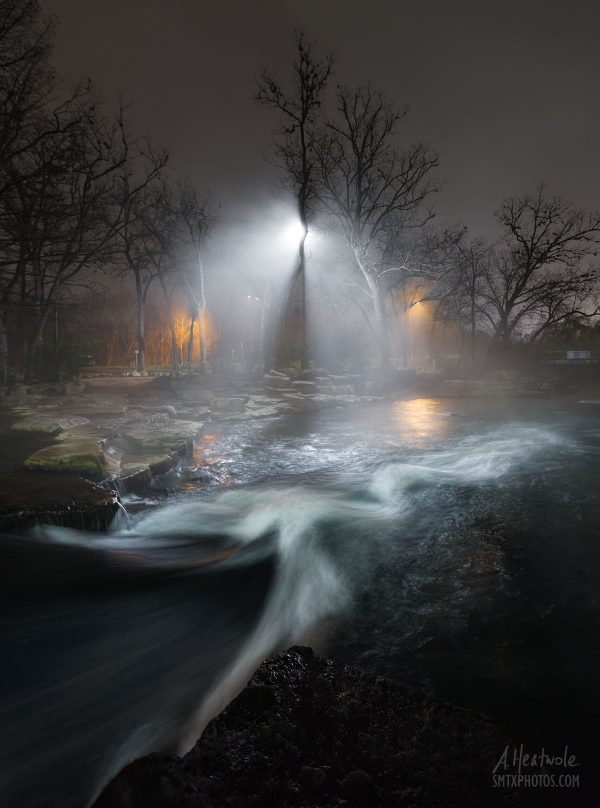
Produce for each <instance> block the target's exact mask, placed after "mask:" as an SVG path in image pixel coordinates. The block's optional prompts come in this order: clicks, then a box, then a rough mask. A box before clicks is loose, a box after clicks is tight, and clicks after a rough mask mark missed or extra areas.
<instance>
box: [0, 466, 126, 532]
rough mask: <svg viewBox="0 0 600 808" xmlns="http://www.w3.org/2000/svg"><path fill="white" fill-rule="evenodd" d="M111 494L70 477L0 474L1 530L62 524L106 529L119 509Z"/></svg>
mask: <svg viewBox="0 0 600 808" xmlns="http://www.w3.org/2000/svg"><path fill="white" fill-rule="evenodd" d="M119 507H120V506H119V501H118V498H117V495H116V494H115V492H113V491H108V490H106V489H104V488H102V487H101V486H98V485H94V484H93V483H91V482H89V481H87V480H83V479H81V478H80V477H77V476H75V475H73V474H43V473H38V474H30V473H28V472H13V473H11V474H3V475H0V528H2V529H3V530H9V529H13V528H29V527H32V526H33V525H38V524H52V525H63V526H65V527H73V528H78V529H79V530H107V529H108V527H109V525H110V523H111V521H112V519H113V517H114V516H115V514H116V513H117V511H118V510H119Z"/></svg>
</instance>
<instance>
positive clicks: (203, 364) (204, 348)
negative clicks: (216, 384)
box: [192, 238, 208, 373]
mask: <svg viewBox="0 0 600 808" xmlns="http://www.w3.org/2000/svg"><path fill="white" fill-rule="evenodd" d="M198 269H199V271H200V371H201V372H202V373H206V369H207V358H208V345H207V340H206V314H207V307H206V289H205V286H204V253H203V241H202V238H200V239H199V241H198ZM192 328H193V323H192Z"/></svg>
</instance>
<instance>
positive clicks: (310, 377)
mask: <svg viewBox="0 0 600 808" xmlns="http://www.w3.org/2000/svg"><path fill="white" fill-rule="evenodd" d="M328 378H329V374H328V373H327V371H326V370H324V369H323V368H310V369H306V370H302V371H300V373H299V374H298V379H302V380H303V381H311V382H312V381H317V380H319V379H328Z"/></svg>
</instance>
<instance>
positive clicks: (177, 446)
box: [121, 420, 203, 455]
mask: <svg viewBox="0 0 600 808" xmlns="http://www.w3.org/2000/svg"><path fill="white" fill-rule="evenodd" d="M202 427H203V424H202V423H200V422H196V421H179V420H177V421H169V423H160V424H148V423H147V424H143V425H138V426H137V427H133V428H128V429H126V430H123V432H122V433H121V437H122V438H123V440H124V441H125V442H126V444H127V445H128V446H129V447H130V449H131V450H133V451H135V452H137V453H144V454H158V455H166V454H170V453H171V452H175V453H177V454H184V453H185V452H186V451H188V450H189V449H191V446H192V442H193V439H194V437H195V436H196V435H197V434H198V433H199V432H200V430H201V429H202Z"/></svg>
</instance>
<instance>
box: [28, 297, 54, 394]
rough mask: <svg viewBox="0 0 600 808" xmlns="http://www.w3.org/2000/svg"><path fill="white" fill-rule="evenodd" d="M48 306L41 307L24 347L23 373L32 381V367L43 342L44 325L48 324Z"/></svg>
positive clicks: (49, 309)
mask: <svg viewBox="0 0 600 808" xmlns="http://www.w3.org/2000/svg"><path fill="white" fill-rule="evenodd" d="M50 311H51V308H50V305H48V304H46V305H45V306H43V307H42V308H41V309H40V311H39V313H38V316H37V320H36V323H35V326H34V328H33V331H32V333H31V335H30V336H29V339H28V340H27V347H26V357H25V359H26V362H25V373H26V378H27V379H33V376H34V365H35V355H36V353H37V351H38V348H40V347H41V346H42V344H43V342H44V329H45V327H46V323H47V322H48V317H49V315H50Z"/></svg>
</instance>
